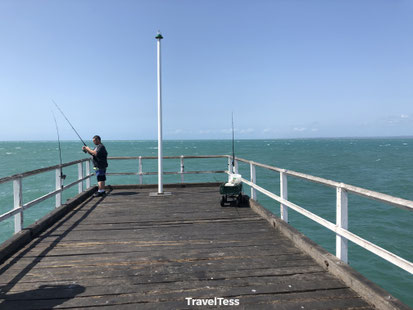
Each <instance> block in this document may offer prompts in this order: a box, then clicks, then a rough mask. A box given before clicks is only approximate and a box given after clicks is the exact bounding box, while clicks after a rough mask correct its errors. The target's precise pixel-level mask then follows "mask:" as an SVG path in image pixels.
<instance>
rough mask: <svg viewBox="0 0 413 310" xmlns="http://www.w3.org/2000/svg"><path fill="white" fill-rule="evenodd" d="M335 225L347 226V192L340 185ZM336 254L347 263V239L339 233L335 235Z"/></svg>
mask: <svg viewBox="0 0 413 310" xmlns="http://www.w3.org/2000/svg"><path fill="white" fill-rule="evenodd" d="M336 225H337V227H341V228H343V229H347V228H348V194H347V191H346V190H345V189H343V188H341V187H337V208H336ZM336 256H337V257H338V258H339V259H341V260H342V261H343V262H345V263H346V264H347V263H348V241H347V239H346V238H344V237H342V236H339V235H336Z"/></svg>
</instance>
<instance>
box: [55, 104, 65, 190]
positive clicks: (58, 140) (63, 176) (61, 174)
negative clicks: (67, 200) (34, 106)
mask: <svg viewBox="0 0 413 310" xmlns="http://www.w3.org/2000/svg"><path fill="white" fill-rule="evenodd" d="M52 115H53V119H54V123H55V125H56V132H57V144H58V146H59V162H60V165H59V167H60V178H61V179H62V180H64V179H66V175H64V174H63V168H62V164H63V163H62V148H61V146H60V134H59V127H58V126H57V121H56V116H55V115H54V113H53V110H52ZM61 187H63V182H62V184H61Z"/></svg>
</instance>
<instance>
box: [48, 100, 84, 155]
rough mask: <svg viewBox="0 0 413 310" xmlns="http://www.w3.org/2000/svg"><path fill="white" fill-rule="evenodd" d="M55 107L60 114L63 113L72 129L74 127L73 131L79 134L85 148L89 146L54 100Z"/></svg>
mask: <svg viewBox="0 0 413 310" xmlns="http://www.w3.org/2000/svg"><path fill="white" fill-rule="evenodd" d="M52 101H53V103H54V105H55V106H56V108H57V109H58V110H59V111H60V113H62V115H63V117H64V118H65V119H66V121H67V122H68V123H69V125H70V127H72V129H73V131H74V132H75V133H76V134H77V136H78V137H79V139H80V141H82V143H83V145H84V146H87V145H86V143H85V141H83V139H82V137H81V136H80V135H79V133H78V132H77V131H76V129H75V127H73V125H72V123H71V122H70V121H69V119H68V118H67V117H66V115H65V114H64V113H63V111H62V109H60V108H59V106H58V105H57V103H56V102H55V101H54V100H53V99H52ZM83 152H84V153H86V151H85V150H83Z"/></svg>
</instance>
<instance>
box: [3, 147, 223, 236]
mask: <svg viewBox="0 0 413 310" xmlns="http://www.w3.org/2000/svg"><path fill="white" fill-rule="evenodd" d="M184 158H195V159H202V158H227V156H226V155H206V156H183V155H182V156H167V157H164V159H180V170H179V171H178V172H164V174H180V175H181V182H182V183H183V182H184V175H185V174H201V173H225V172H226V171H225V170H219V171H217V170H216V171H184ZM108 159H109V160H135V159H137V160H138V171H137V172H115V173H108V175H139V180H140V184H142V176H144V175H156V174H157V172H143V165H142V160H143V159H157V157H153V156H138V157H109V158H108ZM90 162H91V159H89V158H86V159H82V160H77V161H73V162H69V163H65V164H62V165H61V166H60V165H56V166H51V167H46V168H41V169H37V170H33V171H28V172H25V173H21V174H16V175H12V176H9V177H5V178H1V179H0V184H2V183H7V182H12V183H13V196H14V198H13V200H14V203H13V209H12V210H10V211H8V212H5V213H3V214H1V215H0V223H1V222H2V221H4V220H6V219H8V218H10V217H12V216H14V233H18V232H19V231H21V230H22V229H23V228H24V227H23V218H24V217H23V215H24V211H25V210H27V209H29V208H31V207H33V206H35V205H37V204H39V203H40V202H43V201H44V200H46V199H48V198H51V197H55V198H56V202H55V206H56V208H57V207H59V206H61V205H62V193H63V191H64V190H67V189H69V188H71V187H73V186H75V185H76V184H77V185H78V192H79V193H82V192H83V190H84V188H83V181H85V183H86V189H89V188H90V186H91V182H90V178H91V177H92V176H93V175H94V173H91V171H90ZM83 163H85V172H86V173H85V175H83V171H84V167H83ZM74 165H77V167H78V169H77V170H78V175H77V180H76V181H74V182H72V183H70V184H68V185H64V186H63V179H62V176H61V169H62V168H66V167H69V166H74ZM53 170H55V172H56V174H55V175H56V177H55V185H56V186H55V190H54V191H52V192H49V193H47V194H45V195H43V196H41V197H38V198H36V199H34V200H32V201H29V202H27V203H25V204H23V188H22V181H23V179H24V178H26V177H29V176H33V175H38V174H41V173H45V172H49V171H53Z"/></svg>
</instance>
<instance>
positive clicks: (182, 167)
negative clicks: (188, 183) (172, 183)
mask: <svg viewBox="0 0 413 310" xmlns="http://www.w3.org/2000/svg"><path fill="white" fill-rule="evenodd" d="M181 183H184V155H181Z"/></svg>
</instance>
